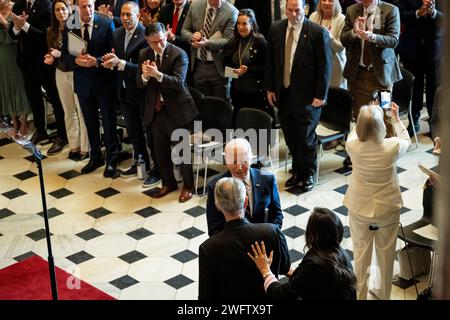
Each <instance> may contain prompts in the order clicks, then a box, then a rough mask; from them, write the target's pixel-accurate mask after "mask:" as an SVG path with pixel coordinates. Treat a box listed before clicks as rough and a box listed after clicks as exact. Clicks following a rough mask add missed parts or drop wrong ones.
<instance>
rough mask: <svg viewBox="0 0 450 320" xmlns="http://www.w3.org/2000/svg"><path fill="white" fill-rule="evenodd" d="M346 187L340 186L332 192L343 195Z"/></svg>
mask: <svg viewBox="0 0 450 320" xmlns="http://www.w3.org/2000/svg"><path fill="white" fill-rule="evenodd" d="M347 189H348V185H347V184H345V185H343V186H340V187H339V188H336V189H334V191H336V192H339V193H341V194H345V193H346V192H347Z"/></svg>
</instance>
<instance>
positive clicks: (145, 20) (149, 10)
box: [139, 0, 162, 27]
mask: <svg viewBox="0 0 450 320" xmlns="http://www.w3.org/2000/svg"><path fill="white" fill-rule="evenodd" d="M161 4H162V0H144V6H143V7H142V9H141V10H139V14H140V18H139V20H140V21H141V22H142V24H143V25H144V27H146V26H148V25H149V24H150V23H153V22H158V21H159V10H160V9H161Z"/></svg>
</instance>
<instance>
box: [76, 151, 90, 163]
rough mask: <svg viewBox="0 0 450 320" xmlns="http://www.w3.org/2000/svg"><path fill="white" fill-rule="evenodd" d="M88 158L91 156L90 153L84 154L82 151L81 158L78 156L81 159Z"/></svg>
mask: <svg viewBox="0 0 450 320" xmlns="http://www.w3.org/2000/svg"><path fill="white" fill-rule="evenodd" d="M87 158H89V153H85V154H82V153H81V152H80V155H79V158H78V160H79V161H83V160H84V159H87Z"/></svg>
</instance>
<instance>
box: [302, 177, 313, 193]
mask: <svg viewBox="0 0 450 320" xmlns="http://www.w3.org/2000/svg"><path fill="white" fill-rule="evenodd" d="M312 188H314V177H313V176H309V177H308V178H306V179H305V180H303V186H302V189H303V192H308V191H311V190H312Z"/></svg>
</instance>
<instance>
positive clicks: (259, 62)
mask: <svg viewBox="0 0 450 320" xmlns="http://www.w3.org/2000/svg"><path fill="white" fill-rule="evenodd" d="M266 46H267V42H266V39H264V36H263V35H262V34H261V33H259V31H258V24H257V22H256V18H255V13H254V12H253V10H251V9H242V10H240V11H239V15H238V19H237V22H236V26H235V28H234V38H233V40H232V41H231V42H230V45H229V47H228V49H227V50H226V60H225V65H226V66H228V67H232V68H235V69H236V70H234V73H235V74H236V75H238V78H237V79H233V81H232V82H231V92H230V95H231V102H232V104H233V106H234V108H235V109H234V113H235V115H236V114H237V112H238V111H239V109H241V108H257V109H260V110H264V111H266V112H268V113H269V114H270V115H271V116H272V117H273V110H272V108H270V109H269V107H268V104H267V100H266V93H265V91H264V80H263V79H264V64H265V59H266Z"/></svg>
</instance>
